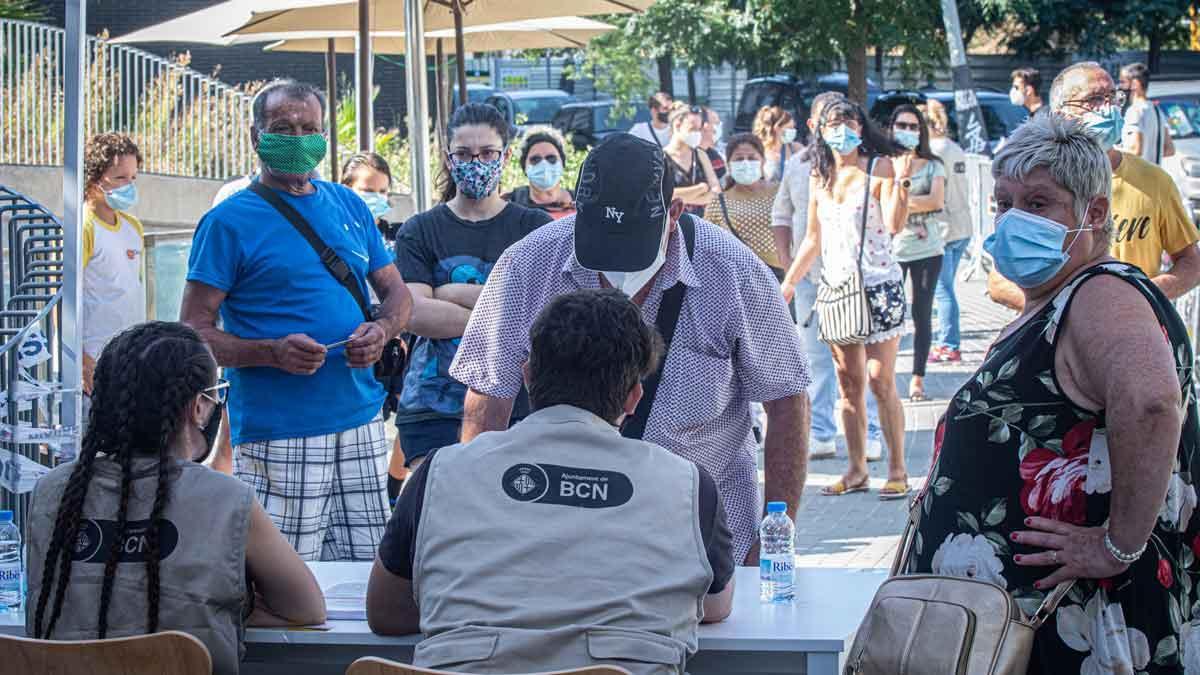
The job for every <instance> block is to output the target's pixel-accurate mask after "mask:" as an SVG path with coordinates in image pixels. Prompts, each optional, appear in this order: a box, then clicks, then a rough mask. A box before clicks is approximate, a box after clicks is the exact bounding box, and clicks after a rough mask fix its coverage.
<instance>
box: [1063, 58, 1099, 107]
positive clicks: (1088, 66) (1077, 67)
mask: <svg viewBox="0 0 1200 675" xmlns="http://www.w3.org/2000/svg"><path fill="white" fill-rule="evenodd" d="M1081 70H1099V71H1101V72H1104V73H1106V74H1107V73H1108V71H1107V70H1105V69H1104V66H1102V65H1100V64H1099V63H1097V62H1096V61H1080V62H1079V63H1072V64H1071V65H1069V66H1067V67H1066V68H1063V70H1062V72H1061V73H1059V74H1058V75H1057V76H1056V77H1055V78H1054V82H1053V83H1052V84H1051V85H1050V109H1051V110H1053V111H1054V112H1060V111H1061V110H1062V107H1063V104H1064V103H1066V102H1067V94H1068V93H1069V92H1067V80H1068V79H1070V77H1071V76H1072V75H1074V74H1075V73H1077V72H1079V71H1081Z"/></svg>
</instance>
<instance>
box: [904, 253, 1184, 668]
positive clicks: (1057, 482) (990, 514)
mask: <svg viewBox="0 0 1200 675" xmlns="http://www.w3.org/2000/svg"><path fill="white" fill-rule="evenodd" d="M1101 274H1107V275H1114V276H1116V277H1118V278H1121V279H1123V280H1125V281H1127V282H1129V283H1130V284H1132V285H1133V286H1134V287H1136V288H1137V289H1138V290H1139V291H1140V292H1141V294H1142V296H1143V297H1144V298H1145V299H1146V300H1147V301H1148V302H1149V303H1150V305H1151V306H1152V307H1153V309H1154V312H1155V314H1156V315H1157V316H1158V320H1159V323H1160V326H1161V327H1162V330H1163V335H1164V337H1165V339H1166V340H1168V341H1169V342H1170V343H1171V345H1172V352H1173V353H1174V354H1175V358H1176V368H1177V372H1178V374H1179V386H1180V389H1181V391H1182V393H1183V396H1182V400H1183V402H1184V408H1185V410H1186V421H1185V423H1184V427H1183V434H1182V436H1181V440H1180V444H1179V451H1178V456H1177V460H1176V464H1175V470H1174V472H1173V474H1172V476H1171V483H1170V491H1169V493H1168V496H1167V499H1166V501H1165V503H1164V504H1163V505H1162V510H1161V511H1160V513H1159V518H1158V522H1157V524H1156V525H1155V528H1154V532H1153V534H1152V535H1151V538H1150V543H1149V546H1148V547H1147V549H1146V553H1145V555H1143V556H1142V558H1141V559H1140V560H1139V561H1138V562H1137V563H1135V564H1134V565H1133V566H1132V567H1130V569H1129V570H1127V571H1126V572H1125V573H1124V574H1122V575H1120V576H1118V577H1114V578H1112V579H1103V580H1098V581H1097V580H1080V581H1078V582H1076V583H1075V585H1074V587H1073V588H1072V590H1071V592H1070V594H1069V595H1068V596H1067V599H1066V600H1065V601H1063V603H1062V604H1061V605H1060V606H1059V608H1058V611H1057V612H1056V613H1055V615H1054V616H1053V617H1051V619H1050V620H1049V621H1048V622H1047V623H1046V624H1045V625H1044V626H1043V627H1042V629H1041V630H1039V632H1038V634H1037V637H1036V640H1035V645H1034V653H1033V658H1032V660H1031V663H1030V668H1029V672H1030V673H1045V674H1054V675H1058V674H1066V673H1082V674H1084V675H1093V674H1100V673H1129V674H1130V675H1133V674H1135V673H1181V672H1185V671H1184V664H1185V663H1187V664H1192V663H1193V662H1194V663H1196V664H1197V665H1200V603H1197V604H1196V605H1195V606H1193V603H1195V599H1196V598H1195V594H1194V593H1193V588H1194V586H1193V584H1194V578H1193V575H1195V574H1196V573H1197V570H1196V569H1195V568H1196V564H1195V563H1196V556H1197V554H1198V553H1200V541H1198V540H1197V539H1196V535H1197V527H1196V525H1194V524H1192V522H1191V521H1192V514H1193V511H1194V510H1195V507H1196V490H1195V489H1194V488H1193V486H1192V478H1191V477H1192V475H1193V471H1194V469H1193V455H1194V453H1195V450H1196V445H1197V441H1198V438H1200V431H1198V427H1197V418H1196V402H1195V396H1194V395H1193V382H1192V364H1193V356H1192V350H1191V347H1190V344H1189V342H1188V334H1187V330H1186V329H1185V327H1184V325H1183V323H1182V321H1181V320H1180V319H1179V316H1178V314H1176V313H1175V311H1174V309H1173V308H1172V307H1171V303H1170V301H1169V300H1167V298H1166V297H1165V296H1164V295H1163V294H1162V293H1161V292H1160V291H1159V290H1158V288H1157V287H1155V286H1154V285H1153V284H1152V283H1151V282H1150V280H1149V279H1148V278H1147V277H1146V276H1145V275H1144V274H1143V273H1142V272H1141V271H1140V270H1138V269H1137V268H1135V267H1132V266H1129V265H1126V264H1124V263H1103V264H1100V265H1097V266H1095V267H1093V268H1090V269H1088V270H1086V271H1085V272H1083V273H1082V274H1081V275H1080V276H1079V277H1077V278H1076V279H1075V280H1074V281H1072V282H1071V283H1070V284H1069V285H1068V286H1067V287H1066V288H1064V289H1063V290H1062V291H1061V292H1060V293H1059V295H1058V296H1057V297H1055V298H1054V300H1053V301H1052V302H1051V303H1049V304H1048V305H1047V306H1046V307H1045V308H1044V309H1043V310H1041V311H1040V312H1039V313H1038V314H1037V315H1036V316H1034V317H1033V318H1031V319H1030V320H1029V321H1027V322H1026V323H1025V324H1024V325H1023V326H1021V327H1020V328H1018V329H1017V330H1016V331H1015V332H1014V333H1013V334H1012V335H1009V336H1007V337H1006V338H1004V339H1002V340H1000V341H999V342H997V343H996V344H995V345H993V346H992V349H991V350H990V352H989V354H988V356H987V359H986V360H985V361H984V363H983V365H982V366H981V367H980V369H979V371H978V372H977V373H976V375H975V376H974V377H973V378H972V379H971V380H970V381H968V382H967V384H966V385H964V386H963V388H962V389H961V390H959V392H958V393H957V395H956V396H955V397H954V399H953V400H952V401H951V403H950V406H949V409H948V410H947V412H946V415H945V417H943V419H942V421H941V423H940V424H939V425H938V429H937V432H936V435H935V440H934V446H935V459H934V469H933V472H932V473H931V475H930V477H929V480H928V482H927V483H926V487H925V494H924V497H923V501H922V505H921V508H922V509H923V511H924V512H923V514H922V520H921V523H920V526H919V528H918V529H917V533H916V535H915V541H914V542H913V546H912V553H911V554H910V557H909V560H908V561H907V563H908V564H907V571H909V572H913V573H933V574H945V575H955V576H966V577H973V578H977V579H981V580H985V581H990V582H992V583H995V584H998V585H1000V586H1002V587H1003V588H1005V589H1007V590H1008V591H1009V593H1011V594H1012V595H1013V597H1014V598H1015V599H1016V601H1017V603H1018V604H1019V605H1020V606H1021V608H1022V609H1023V610H1024V611H1025V612H1026V613H1027V614H1032V613H1033V612H1035V611H1036V610H1037V608H1038V607H1039V606H1040V605H1041V603H1042V600H1043V598H1044V595H1043V593H1042V592H1041V591H1038V590H1036V589H1034V587H1033V583H1034V582H1035V581H1037V580H1039V579H1042V578H1044V577H1046V576H1048V575H1049V574H1050V572H1051V569H1050V568H1030V567H1019V566H1017V565H1016V564H1015V563H1014V562H1013V555H1014V554H1027V553H1034V552H1037V551H1038V550H1040V549H1034V548H1029V547H1026V546H1022V545H1018V544H1014V543H1013V542H1012V541H1011V539H1010V535H1011V534H1012V533H1013V532H1015V531H1018V530H1023V529H1026V528H1025V526H1024V523H1023V521H1024V519H1025V518H1026V517H1028V516H1042V517H1046V518H1054V519H1057V520H1061V521H1064V522H1068V523H1073V524H1076V525H1080V526H1099V525H1103V524H1104V523H1105V522H1106V520H1107V519H1108V513H1109V507H1110V498H1111V492H1112V475H1111V472H1110V465H1109V455H1108V445H1107V443H1106V440H1105V429H1106V426H1105V415H1104V413H1103V411H1101V412H1100V413H1098V414H1094V413H1091V412H1088V411H1087V410H1084V409H1082V408H1080V407H1078V406H1076V405H1075V404H1073V403H1072V402H1071V401H1070V400H1069V399H1068V398H1067V397H1066V396H1064V395H1063V393H1062V387H1061V386H1060V385H1059V381H1058V379H1057V377H1056V375H1055V369H1054V355H1055V350H1056V348H1057V344H1058V342H1057V337H1058V329H1059V326H1060V325H1062V323H1063V321H1064V320H1065V319H1066V316H1067V313H1068V311H1069V309H1070V306H1071V300H1072V298H1073V297H1074V293H1075V291H1076V290H1077V289H1078V288H1079V286H1080V285H1081V284H1083V283H1085V282H1086V281H1087V280H1088V279H1091V278H1094V277H1096V276H1098V275H1101ZM1075 320H1076V321H1096V320H1102V319H1101V318H1100V317H1084V316H1078V317H1075ZM1197 520H1200V519H1197ZM1192 619H1197V620H1198V621H1197V623H1196V624H1193V623H1192V621H1191V620H1192ZM1193 625H1195V626H1197V627H1196V629H1195V630H1193ZM1193 668H1195V667H1194V666H1193V667H1189V668H1188V669H1187V671H1186V672H1188V673H1193V672H1195V673H1200V668H1195V669H1193Z"/></svg>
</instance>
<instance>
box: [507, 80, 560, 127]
mask: <svg viewBox="0 0 1200 675" xmlns="http://www.w3.org/2000/svg"><path fill="white" fill-rule="evenodd" d="M574 100H575V97H574V96H571V95H570V94H568V93H567V92H565V91H563V90H561V89H522V90H519V91H498V92H495V93H494V94H492V95H491V96H489V97H487V99H486V100H485V101H484V103H490V104H492V105H494V106H496V108H497V109H499V110H500V112H501V113H503V114H504V116H505V117H506V118H507V119H508V123H509V124H511V125H514V126H518V127H520V126H521V125H527V124H550V122H552V121H553V120H554V115H555V114H557V113H558V110H559V108H562V107H563V106H564V105H566V104H568V103H571V102H572V101H574ZM518 116H519V117H520V118H521V122H520V124H518V123H517V118H518Z"/></svg>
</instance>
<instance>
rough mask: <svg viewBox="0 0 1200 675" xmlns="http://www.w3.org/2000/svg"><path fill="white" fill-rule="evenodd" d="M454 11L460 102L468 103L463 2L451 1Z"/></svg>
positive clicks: (459, 0) (458, 0)
mask: <svg viewBox="0 0 1200 675" xmlns="http://www.w3.org/2000/svg"><path fill="white" fill-rule="evenodd" d="M451 2H452V3H453V10H454V51H455V53H456V55H457V57H458V100H459V101H461V102H462V103H466V102H467V101H468V100H470V99H468V98H467V54H466V51H467V50H466V49H465V48H464V44H463V15H462V0H451Z"/></svg>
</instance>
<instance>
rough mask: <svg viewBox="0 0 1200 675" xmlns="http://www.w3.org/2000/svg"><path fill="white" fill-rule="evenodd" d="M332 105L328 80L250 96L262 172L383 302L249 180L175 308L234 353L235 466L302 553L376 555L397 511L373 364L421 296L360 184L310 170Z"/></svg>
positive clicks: (224, 207)
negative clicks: (373, 302)
mask: <svg viewBox="0 0 1200 675" xmlns="http://www.w3.org/2000/svg"><path fill="white" fill-rule="evenodd" d="M324 109H325V100H324V96H323V95H322V93H321V91H320V90H319V89H316V88H314V87H311V86H309V85H303V84H299V83H296V82H293V81H279V82H275V83H273V84H271V85H269V86H268V87H266V88H264V89H263V90H262V91H261V92H260V93H259V94H258V96H256V97H255V100H254V104H253V110H254V126H253V128H252V129H251V140H252V141H253V143H254V147H255V149H256V150H257V152H258V155H259V159H260V160H261V162H262V169H261V174H260V176H259V178H258V181H259V183H260V184H261V185H262V186H263V187H266V188H269V189H270V190H272V191H274V193H275V194H276V195H278V196H279V197H280V198H281V199H282V200H283V201H284V202H285V203H286V204H288V205H290V206H291V207H292V208H293V209H295V210H296V211H297V212H298V213H299V214H300V215H301V216H302V217H303V218H304V219H305V220H307V221H308V223H309V225H310V226H311V227H312V229H313V231H314V232H315V233H316V234H317V236H318V237H320V239H321V240H322V241H324V242H325V244H326V245H328V246H329V247H330V248H332V249H333V250H334V251H336V252H337V254H338V257H340V258H341V259H342V261H344V262H345V264H346V265H348V266H349V267H350V269H351V271H352V272H353V276H354V278H355V280H356V281H357V282H358V284H359V285H360V289H361V290H362V293H363V295H364V296H366V295H367V286H368V283H369V285H370V287H371V288H372V289H374V291H375V293H376V295H378V297H379V298H380V299H381V300H382V301H383V306H382V308H381V309H380V311H378V312H377V313H376V316H375V317H374V319H373V320H367V319H366V317H364V315H363V311H362V309H361V308H360V307H359V305H358V304H357V303H356V302H355V300H354V296H353V295H352V294H351V293H350V292H349V291H348V290H347V289H346V288H345V287H343V286H342V285H341V284H339V283H338V281H337V280H336V279H335V278H334V277H333V275H332V274H331V273H330V272H329V270H328V269H327V268H326V267H325V265H324V264H323V263H322V262H321V259H320V258H319V257H318V255H317V253H316V251H314V250H313V248H312V246H311V245H310V244H309V243H308V242H307V241H306V240H305V239H304V237H303V236H302V235H301V234H300V232H299V231H297V229H296V228H295V227H294V226H293V225H292V224H291V223H290V222H289V221H288V220H287V219H286V218H284V216H283V215H281V214H280V212H279V211H277V210H276V209H275V208H274V207H273V206H271V204H269V203H268V202H267V201H266V200H265V199H263V197H260V196H259V195H258V194H256V193H255V192H254V191H253V190H250V189H245V190H241V191H239V192H237V193H236V194H234V195H232V196H230V197H229V198H228V199H226V200H225V201H223V202H221V203H220V204H219V205H217V206H216V207H214V208H213V209H212V210H211V211H209V212H208V213H207V214H206V215H205V216H204V218H203V219H201V221H200V225H199V226H198V227H197V228H196V235H195V238H194V239H193V242H192V252H191V257H190V259H189V260H188V276H187V286H186V288H185V289H184V294H183V306H182V308H181V310H180V314H181V318H182V320H183V321H184V323H187V324H188V325H190V326H192V327H194V328H195V329H196V330H197V331H199V332H200V334H201V335H203V336H204V338H205V340H206V341H207V342H208V343H209V345H210V346H211V347H212V350H213V353H214V354H215V355H216V358H217V362H218V363H220V364H221V366H223V367H225V368H226V372H227V376H228V378H229V381H230V384H231V386H230V392H229V419H230V424H231V427H232V430H231V431H232V440H233V444H234V446H236V448H237V453H236V455H237V457H236V464H235V472H236V474H237V476H238V477H239V478H241V479H242V480H244V481H246V482H247V483H249V484H250V485H252V486H253V487H254V489H255V491H256V492H257V494H258V498H259V501H261V502H262V505H263V507H264V508H265V509H266V510H267V513H269V514H270V515H271V518H272V520H274V521H275V524H276V525H277V526H278V527H279V529H280V531H281V532H282V533H283V535H284V536H285V537H287V538H288V540H289V541H290V542H291V543H292V545H293V546H294V547H295V548H296V551H297V552H298V553H299V554H300V555H301V557H303V558H305V559H309V560H316V559H327V560H328V559H335V560H338V559H349V560H371V559H373V558H374V556H375V549H376V547H377V546H378V545H379V541H380V539H381V537H382V535H383V528H384V525H385V524H386V522H387V518H388V501H387V491H386V476H387V450H388V444H387V442H386V439H385V437H384V431H383V421H382V417H381V415H380V412H381V409H382V404H383V401H384V397H385V393H384V390H383V387H382V386H381V385H380V384H379V383H378V382H377V381H376V380H375V376H374V374H373V372H372V369H371V367H372V366H373V365H374V364H375V362H377V361H378V360H379V358H380V355H381V354H382V352H383V347H384V345H385V344H386V343H387V341H388V340H390V339H391V338H393V337H394V336H396V335H397V334H398V333H399V332H400V331H401V329H403V328H404V326H405V324H407V322H408V318H409V315H410V314H411V311H412V296H411V295H410V294H409V291H408V288H407V287H406V286H405V284H404V280H403V279H402V278H401V277H400V272H399V271H398V270H397V269H396V266H395V265H393V264H392V256H391V255H390V254H389V252H388V250H387V248H386V246H385V245H384V242H383V239H382V238H381V237H380V234H379V230H378V229H376V227H375V219H374V218H373V217H372V216H371V212H370V211H369V210H368V209H367V206H366V204H365V203H364V202H363V200H362V198H361V197H359V196H358V195H357V194H355V193H354V192H352V191H351V190H350V189H348V188H345V187H343V186H341V185H334V184H332V183H327V182H324V181H319V180H313V179H312V176H311V172H312V170H313V169H314V168H315V167H316V166H317V164H318V163H319V162H320V161H321V159H322V158H323V157H324V156H325V151H326V146H325V129H324V122H323V121H324V119H325V115H324ZM218 319H219V320H220V326H218Z"/></svg>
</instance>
